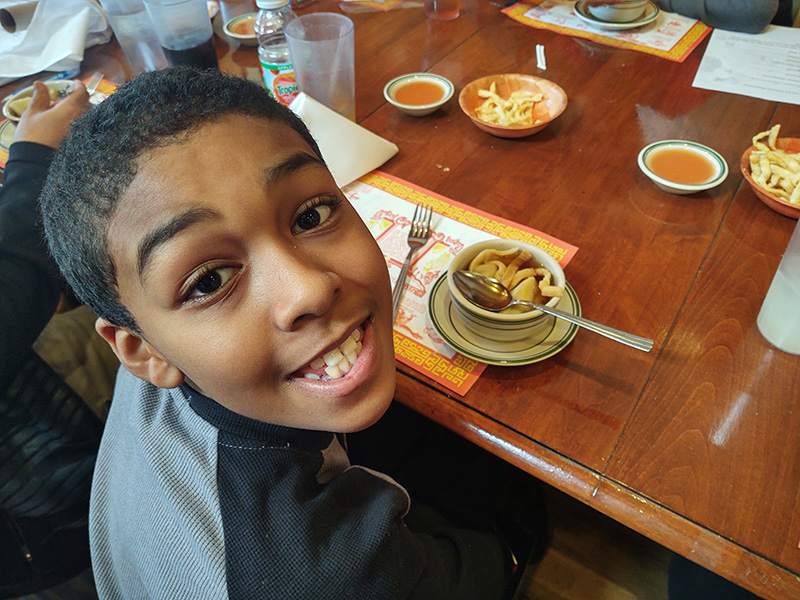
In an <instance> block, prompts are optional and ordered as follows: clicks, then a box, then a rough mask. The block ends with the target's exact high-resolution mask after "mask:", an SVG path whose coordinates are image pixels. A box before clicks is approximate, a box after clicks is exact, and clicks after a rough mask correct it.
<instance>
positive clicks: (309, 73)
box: [286, 12, 356, 121]
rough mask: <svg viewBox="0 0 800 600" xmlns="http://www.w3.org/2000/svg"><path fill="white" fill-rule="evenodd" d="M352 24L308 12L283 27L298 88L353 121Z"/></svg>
mask: <svg viewBox="0 0 800 600" xmlns="http://www.w3.org/2000/svg"><path fill="white" fill-rule="evenodd" d="M353 32H354V27H353V21H351V20H350V19H348V18H347V17H345V16H343V15H339V14H336V13H324V12H320V13H310V14H307V15H303V16H302V17H298V18H297V19H295V20H293V21H291V22H290V23H289V24H288V25H287V26H286V40H287V41H288V42H289V53H290V54H291V55H292V65H293V66H294V75H295V78H296V80H297V89H298V90H299V91H301V92H304V93H305V94H307V95H309V96H311V97H312V98H314V100H316V101H317V102H320V103H322V104H324V105H325V106H327V107H328V108H330V109H331V110H334V111H336V112H337V113H339V114H340V115H342V116H344V117H347V118H348V119H350V120H351V121H355V118H356V74H355V62H354V55H355V36H354V33H353Z"/></svg>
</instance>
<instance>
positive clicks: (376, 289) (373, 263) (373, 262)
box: [351, 231, 392, 298]
mask: <svg viewBox="0 0 800 600" xmlns="http://www.w3.org/2000/svg"><path fill="white" fill-rule="evenodd" d="M362 238H363V239H361V240H360V243H359V248H358V250H356V251H354V252H352V254H351V256H357V257H359V260H358V261H357V263H358V264H357V265H356V264H353V265H352V267H353V268H354V269H357V270H358V272H359V274H360V276H359V280H360V281H362V282H363V283H365V284H366V285H368V286H370V289H371V290H373V293H374V294H375V295H376V296H381V297H389V298H391V291H392V290H391V284H390V280H389V270H388V269H387V268H386V259H385V258H384V256H383V252H381V249H380V248H379V247H378V244H377V242H376V241H375V240H374V239H373V237H372V235H371V234H369V232H368V231H367V235H366V236H362Z"/></svg>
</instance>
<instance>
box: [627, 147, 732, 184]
mask: <svg viewBox="0 0 800 600" xmlns="http://www.w3.org/2000/svg"><path fill="white" fill-rule="evenodd" d="M666 147H680V148H686V149H688V150H692V151H693V152H697V153H698V154H702V155H703V156H705V157H706V158H708V159H709V160H711V162H712V163H714V165H715V167H716V175H715V176H714V177H713V179H710V180H709V181H706V182H705V183H697V184H689V183H678V182H676V181H670V180H669V179H664V178H663V177H660V176H658V175H656V174H655V173H654V172H653V171H652V170H650V167H648V166H647V162H646V161H647V156H648V155H649V154H650V153H651V152H653V151H654V150H658V149H661V148H666ZM636 160H637V162H638V163H639V168H640V169H641V170H642V173H644V174H645V175H647V176H648V177H649V178H650V179H652V180H653V181H654V182H655V183H657V184H660V185H663V186H665V187H668V188H672V189H676V190H681V191H684V192H702V191H704V190H710V189H711V188H714V187H717V186H718V185H720V184H721V183H723V182H724V181H725V180H726V179H727V178H728V172H729V169H728V163H727V162H726V161H725V159H724V158H723V157H722V155H721V154H720V153H719V152H717V151H716V150H714V149H713V148H709V147H708V146H705V145H703V144H700V143H698V142H693V141H691V140H659V141H657V142H653V143H652V144H648V145H647V146H645V147H644V148H642V150H641V151H640V152H639V156H638V157H637V159H636Z"/></svg>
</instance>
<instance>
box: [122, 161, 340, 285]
mask: <svg viewBox="0 0 800 600" xmlns="http://www.w3.org/2000/svg"><path fill="white" fill-rule="evenodd" d="M308 165H318V166H321V167H323V168H325V169H327V165H326V164H325V161H323V160H322V159H320V158H318V157H316V156H313V155H311V154H308V153H306V152H296V153H294V154H292V155H291V156H289V157H288V158H287V159H286V160H284V161H283V162H281V163H279V164H277V165H274V166H272V167H269V168H267V169H264V170H263V171H262V174H261V175H262V181H263V183H264V186H265V188H267V189H269V188H270V187H272V186H273V185H275V184H276V183H278V182H279V181H280V180H281V179H284V178H286V177H289V176H290V175H292V174H294V173H296V172H297V171H299V170H301V169H303V168H304V167H306V166H308ZM218 217H219V215H218V214H217V213H216V212H215V211H213V210H209V209H206V208H194V209H191V210H187V211H186V212H184V213H181V214H179V215H176V216H175V217H173V218H172V219H170V220H169V221H167V222H166V223H164V224H163V225H161V226H160V227H158V228H157V229H154V230H153V231H151V232H150V233H148V234H147V235H146V236H145V237H144V238H143V239H142V241H141V242H139V247H138V251H137V253H136V255H137V260H136V271H137V275H138V276H139V279H140V280H143V279H144V277H145V274H146V271H147V267H148V264H149V262H150V259H151V258H152V256H153V253H154V252H155V251H156V250H157V249H158V248H159V247H160V246H163V245H164V244H166V243H167V242H168V241H169V240H171V239H172V238H173V237H175V236H176V235H178V234H179V233H181V232H182V231H184V230H186V229H188V228H189V227H191V226H193V225H195V224H196V223H199V222H201V221H209V220H213V219H216V218H218Z"/></svg>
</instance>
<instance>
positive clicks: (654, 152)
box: [638, 140, 728, 195]
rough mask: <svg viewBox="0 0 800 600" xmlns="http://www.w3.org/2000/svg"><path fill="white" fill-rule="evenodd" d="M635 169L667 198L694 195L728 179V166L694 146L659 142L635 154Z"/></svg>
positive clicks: (709, 151) (713, 152)
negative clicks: (637, 167) (638, 169)
mask: <svg viewBox="0 0 800 600" xmlns="http://www.w3.org/2000/svg"><path fill="white" fill-rule="evenodd" d="M638 162H639V168H640V169H641V170H642V172H643V173H644V174H645V175H647V176H648V177H649V178H650V179H652V180H653V182H654V183H655V184H656V185H657V186H658V187H659V188H661V189H662V190H664V191H665V192H669V193H670V194H681V195H685V194H694V193H696V192H702V191H704V190H710V189H711V188H714V187H717V186H718V185H719V184H721V183H722V182H723V181H725V179H726V178H727V177H728V163H726V162H725V159H724V158H722V156H721V155H720V154H719V152H717V151H716V150H713V149H711V148H709V147H708V146H703V145H702V144H698V143H697V142H689V141H686V140H662V141H660V142H653V143H652V144H649V145H648V146H645V147H644V148H642V151H641V152H639V159H638Z"/></svg>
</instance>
